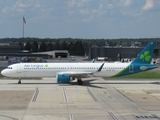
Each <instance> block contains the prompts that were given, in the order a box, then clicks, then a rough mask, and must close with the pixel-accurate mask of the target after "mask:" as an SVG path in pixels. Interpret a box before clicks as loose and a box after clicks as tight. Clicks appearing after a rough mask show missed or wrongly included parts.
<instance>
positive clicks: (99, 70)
mask: <svg viewBox="0 0 160 120" xmlns="http://www.w3.org/2000/svg"><path fill="white" fill-rule="evenodd" d="M103 66H104V62H103V63H102V65H101V66H100V67H99V69H98V70H97V72H101V70H102V68H103Z"/></svg>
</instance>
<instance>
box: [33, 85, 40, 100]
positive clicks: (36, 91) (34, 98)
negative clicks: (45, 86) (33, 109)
mask: <svg viewBox="0 0 160 120" xmlns="http://www.w3.org/2000/svg"><path fill="white" fill-rule="evenodd" d="M38 93H39V90H38V88H36V90H35V94H34V97H33V100H32V102H36V99H37V96H38Z"/></svg>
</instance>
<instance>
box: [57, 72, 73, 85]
mask: <svg viewBox="0 0 160 120" xmlns="http://www.w3.org/2000/svg"><path fill="white" fill-rule="evenodd" d="M56 77H57V83H70V78H71V76H70V75H64V74H58V75H57V76H56Z"/></svg>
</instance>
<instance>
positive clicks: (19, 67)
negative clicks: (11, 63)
mask: <svg viewBox="0 0 160 120" xmlns="http://www.w3.org/2000/svg"><path fill="white" fill-rule="evenodd" d="M17 73H21V65H18V66H17Z"/></svg>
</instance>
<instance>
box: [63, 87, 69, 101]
mask: <svg viewBox="0 0 160 120" xmlns="http://www.w3.org/2000/svg"><path fill="white" fill-rule="evenodd" d="M63 96H64V101H65V102H68V97H67V92H66V89H65V88H64V87H63Z"/></svg>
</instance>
